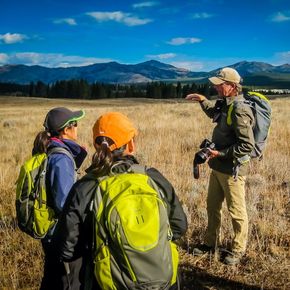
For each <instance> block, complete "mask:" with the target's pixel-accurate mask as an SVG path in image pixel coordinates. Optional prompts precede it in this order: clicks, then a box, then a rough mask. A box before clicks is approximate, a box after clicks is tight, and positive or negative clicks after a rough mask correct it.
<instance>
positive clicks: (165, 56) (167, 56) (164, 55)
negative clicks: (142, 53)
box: [146, 52, 176, 59]
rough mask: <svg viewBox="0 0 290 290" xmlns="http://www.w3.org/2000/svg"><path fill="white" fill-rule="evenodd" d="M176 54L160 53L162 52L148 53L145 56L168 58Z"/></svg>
mask: <svg viewBox="0 0 290 290" xmlns="http://www.w3.org/2000/svg"><path fill="white" fill-rule="evenodd" d="M175 56H176V54H175V53H171V52H169V53H162V54H148V55H146V57H148V58H154V59H155V58H157V59H168V58H174V57H175Z"/></svg>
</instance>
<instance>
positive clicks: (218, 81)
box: [209, 77, 225, 85]
mask: <svg viewBox="0 0 290 290" xmlns="http://www.w3.org/2000/svg"><path fill="white" fill-rule="evenodd" d="M209 81H210V82H211V83H212V84H214V85H221V84H222V83H224V82H225V80H222V79H220V78H217V77H211V78H209Z"/></svg>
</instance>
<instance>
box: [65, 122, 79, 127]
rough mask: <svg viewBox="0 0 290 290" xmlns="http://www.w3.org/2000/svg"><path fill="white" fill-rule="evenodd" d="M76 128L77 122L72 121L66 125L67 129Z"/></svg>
mask: <svg viewBox="0 0 290 290" xmlns="http://www.w3.org/2000/svg"><path fill="white" fill-rule="evenodd" d="M77 126H78V122H77V121H72V122H70V123H69V124H68V126H67V127H77Z"/></svg>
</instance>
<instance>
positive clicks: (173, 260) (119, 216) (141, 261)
mask: <svg viewBox="0 0 290 290" xmlns="http://www.w3.org/2000/svg"><path fill="white" fill-rule="evenodd" d="M98 181H99V186H98V188H97V190H96V195H95V198H94V200H93V202H92V205H91V206H92V209H93V210H94V215H95V228H94V229H95V234H94V236H95V245H94V251H95V252H94V267H95V268H94V273H95V276H96V279H97V281H98V284H99V285H100V286H101V288H102V289H103V290H117V289H153V290H154V289H156V290H157V289H159V290H160V289H169V288H170V286H171V285H173V284H175V283H176V282H177V267H178V252H177V247H176V245H175V244H174V243H173V242H172V241H171V239H172V232H171V229H170V224H169V219H168V213H167V208H166V203H165V201H164V198H163V197H164V196H163V193H162V192H161V190H160V189H159V188H158V187H157V185H156V184H155V182H154V181H153V180H152V179H151V178H150V177H149V176H148V175H147V174H146V170H145V168H144V167H142V166H140V165H133V166H131V167H130V168H129V169H128V172H125V173H121V174H120V173H119V174H112V175H111V176H106V177H103V178H100V179H99V180H98Z"/></svg>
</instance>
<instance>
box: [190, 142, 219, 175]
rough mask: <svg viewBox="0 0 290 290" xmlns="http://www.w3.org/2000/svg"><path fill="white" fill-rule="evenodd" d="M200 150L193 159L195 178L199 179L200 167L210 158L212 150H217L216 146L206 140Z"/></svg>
mask: <svg viewBox="0 0 290 290" xmlns="http://www.w3.org/2000/svg"><path fill="white" fill-rule="evenodd" d="M199 148H200V150H199V151H198V152H196V153H195V155H194V159H193V176H194V178H195V179H198V178H199V165H200V164H203V163H205V162H206V161H207V160H208V159H209V157H210V150H209V149H211V150H214V149H215V144H214V143H213V142H211V141H210V140H208V139H204V140H203V141H202V143H201V144H200V146H199Z"/></svg>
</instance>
